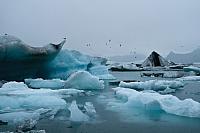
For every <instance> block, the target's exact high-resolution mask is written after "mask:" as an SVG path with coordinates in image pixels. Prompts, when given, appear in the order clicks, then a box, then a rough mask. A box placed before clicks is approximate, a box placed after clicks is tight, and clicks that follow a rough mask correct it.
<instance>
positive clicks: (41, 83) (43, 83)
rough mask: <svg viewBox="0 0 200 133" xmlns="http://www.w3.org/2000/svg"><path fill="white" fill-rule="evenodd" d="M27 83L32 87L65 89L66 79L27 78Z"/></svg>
mask: <svg viewBox="0 0 200 133" xmlns="http://www.w3.org/2000/svg"><path fill="white" fill-rule="evenodd" d="M24 82H25V84H27V85H28V87H31V88H36V89H40V88H49V89H63V88H64V86H65V81H64V80H60V79H51V80H44V79H42V78H38V79H25V80H24Z"/></svg>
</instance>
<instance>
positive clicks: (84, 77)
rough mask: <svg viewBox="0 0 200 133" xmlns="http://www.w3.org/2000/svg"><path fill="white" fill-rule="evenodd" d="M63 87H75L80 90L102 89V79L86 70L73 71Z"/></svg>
mask: <svg viewBox="0 0 200 133" xmlns="http://www.w3.org/2000/svg"><path fill="white" fill-rule="evenodd" d="M65 88H75V89H81V90H95V89H104V81H103V80H100V79H99V78H98V77H96V76H93V75H91V74H90V73H89V72H87V71H78V72H75V73H73V74H72V75H71V76H70V77H69V78H68V79H67V81H66V83H65Z"/></svg>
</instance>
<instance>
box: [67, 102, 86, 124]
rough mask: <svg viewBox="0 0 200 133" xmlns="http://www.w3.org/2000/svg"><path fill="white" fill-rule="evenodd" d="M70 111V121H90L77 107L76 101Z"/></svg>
mask: <svg viewBox="0 0 200 133" xmlns="http://www.w3.org/2000/svg"><path fill="white" fill-rule="evenodd" d="M68 109H69V110H70V120H71V121H74V122H83V121H88V120H89V116H87V115H86V114H84V113H83V112H82V111H81V110H80V109H79V108H78V106H77V104H76V101H72V103H71V105H70V107H69V108H68Z"/></svg>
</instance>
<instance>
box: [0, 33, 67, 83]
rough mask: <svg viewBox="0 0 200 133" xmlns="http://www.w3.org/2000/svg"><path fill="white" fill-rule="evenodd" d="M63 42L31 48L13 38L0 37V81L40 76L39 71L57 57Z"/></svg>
mask: <svg viewBox="0 0 200 133" xmlns="http://www.w3.org/2000/svg"><path fill="white" fill-rule="evenodd" d="M65 41H66V40H65V39H64V40H63V41H62V42H61V43H59V44H52V43H50V44H48V45H46V46H44V47H31V46H29V45H27V44H25V43H24V42H23V41H22V40H20V39H18V38H16V37H14V36H10V35H5V36H0V65H1V69H0V73H1V75H0V79H1V80H9V81H10V80H18V81H19V80H23V79H24V78H26V77H32V78H34V77H37V76H40V74H39V71H40V70H41V69H42V68H43V67H45V65H46V63H47V62H50V61H51V60H53V59H54V58H55V57H56V56H57V54H58V53H59V52H60V50H61V48H62V47H63V45H64V43H65ZM13 64H14V66H13ZM38 74H39V75H38Z"/></svg>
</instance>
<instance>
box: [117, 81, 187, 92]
mask: <svg viewBox="0 0 200 133" xmlns="http://www.w3.org/2000/svg"><path fill="white" fill-rule="evenodd" d="M183 86H184V84H183V83H182V82H181V81H175V80H173V81H167V80H149V81H145V82H130V83H125V82H123V81H121V82H120V84H119V87H125V88H131V89H135V90H154V91H158V90H165V89H166V88H171V89H178V88H182V87H183Z"/></svg>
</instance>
